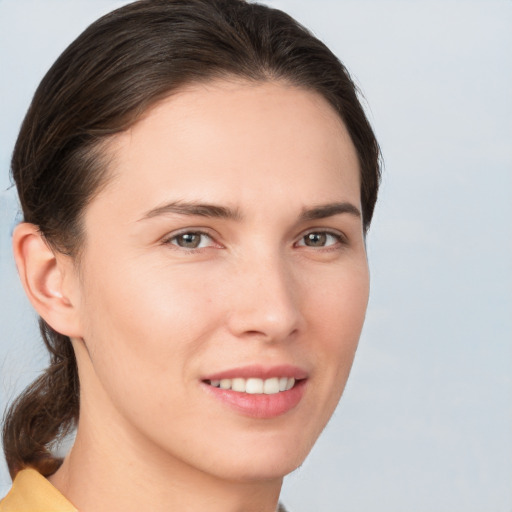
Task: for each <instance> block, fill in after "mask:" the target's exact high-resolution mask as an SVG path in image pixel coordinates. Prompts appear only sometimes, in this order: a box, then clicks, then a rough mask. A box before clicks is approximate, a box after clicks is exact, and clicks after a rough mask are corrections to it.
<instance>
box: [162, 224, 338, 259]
mask: <svg viewBox="0 0 512 512" xmlns="http://www.w3.org/2000/svg"><path fill="white" fill-rule="evenodd" d="M186 235H193V236H200V237H206V238H208V239H209V240H211V245H209V246H207V247H188V248H187V247H184V246H181V245H178V243H175V241H176V240H177V239H179V238H180V237H184V236H186ZM309 235H324V236H325V237H331V238H333V239H334V243H331V244H328V245H322V246H317V248H318V249H323V250H333V249H337V248H339V247H338V246H345V245H347V239H346V237H345V235H343V234H341V233H338V232H335V231H329V230H320V229H317V230H312V231H308V232H307V233H304V234H303V235H302V236H301V237H300V238H299V240H298V241H297V242H295V243H294V246H297V247H311V248H313V249H314V248H315V246H308V245H306V244H305V243H303V244H300V243H299V242H302V241H305V239H306V237H307V236H309ZM163 244H164V245H173V246H175V247H176V248H177V249H184V252H185V253H187V254H195V253H196V252H199V251H202V250H204V249H207V248H208V247H211V246H214V245H215V244H216V242H215V240H214V238H213V237H212V236H211V235H210V234H209V233H207V232H205V231H201V230H188V231H182V232H180V233H175V234H173V235H172V236H170V237H168V238H165V239H164V240H163ZM199 245H201V242H200V243H199ZM217 247H222V246H221V245H220V244H217Z"/></svg>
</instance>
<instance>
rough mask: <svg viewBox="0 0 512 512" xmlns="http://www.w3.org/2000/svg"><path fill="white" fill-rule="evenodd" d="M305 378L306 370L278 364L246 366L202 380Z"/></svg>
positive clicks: (214, 374)
mask: <svg viewBox="0 0 512 512" xmlns="http://www.w3.org/2000/svg"><path fill="white" fill-rule="evenodd" d="M307 376H308V373H307V372H306V370H304V369H302V368H299V367H298V366H294V365H290V364H280V365H274V366H264V365H248V366H240V367H238V368H230V369H228V370H222V371H219V372H215V373H212V374H209V375H207V376H205V377H204V378H203V379H202V380H222V379H235V378H237V377H240V378H242V379H249V378H251V377H254V378H257V379H271V378H273V377H288V378H292V377H293V378H294V379H295V380H300V379H305V378H307Z"/></svg>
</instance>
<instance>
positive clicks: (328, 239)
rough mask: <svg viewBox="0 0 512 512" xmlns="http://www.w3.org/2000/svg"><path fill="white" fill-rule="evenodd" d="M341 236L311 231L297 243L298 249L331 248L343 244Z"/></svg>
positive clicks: (327, 232)
mask: <svg viewBox="0 0 512 512" xmlns="http://www.w3.org/2000/svg"><path fill="white" fill-rule="evenodd" d="M343 242H344V239H343V236H342V235H340V234H338V233H330V232H329V231H311V232H310V233H306V234H305V235H304V236H303V237H301V238H300V240H299V241H298V242H297V245H298V246H299V247H332V246H334V245H336V244H340V243H343Z"/></svg>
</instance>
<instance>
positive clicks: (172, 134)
mask: <svg viewBox="0 0 512 512" xmlns="http://www.w3.org/2000/svg"><path fill="white" fill-rule="evenodd" d="M109 151H110V152H111V156H112V158H111V159H110V170H111V172H112V174H113V179H112V180H111V184H110V185H109V186H108V187H107V188H106V191H104V192H102V194H103V193H105V194H111V195H118V196H119V197H121V196H123V195H124V196H126V197H130V200H131V201H130V202H131V205H132V206H133V207H134V209H136V208H137V207H138V206H137V205H138V204H139V203H140V208H143V207H144V206H145V205H142V203H143V202H146V201H152V202H154V203H158V202H159V201H160V202H166V201H168V200H169V199H179V200H192V201H194V200H215V201H217V202H223V203H226V202H230V203H233V202H238V203H242V207H243V202H244V201H245V200H250V199H251V197H253V196H254V195H257V194H260V195H261V197H268V196H269V195H272V194H273V193H275V194H276V200H277V199H279V198H281V199H282V194H283V193H286V194H287V195H288V196H289V197H290V198H293V197H301V196H303V195H304V193H305V191H307V193H308V194H309V195H310V199H311V201H312V202H315V201H319V202H325V201H329V200H332V201H333V202H334V201H337V200H339V199H340V197H338V196H339V191H345V193H347V194H351V195H352V196H354V194H355V195H356V196H357V198H358V196H359V165H358V159H357V154H356V151H355V148H354V146H353V144H352V142H351V140H350V136H349V135H348V132H347V130H346V128H345V126H344V125H343V122H342V120H341V118H340V117H339V116H338V114H337V113H336V112H335V110H334V109H333V108H332V107H331V106H330V104H329V103H328V102H327V101H326V100H325V99H324V98H323V97H322V96H320V95H319V94H317V93H314V92H311V91H308V90H304V89H301V88H298V87H295V86H291V85H287V84H284V83H279V82H278V83H275V82H265V83H252V82H245V81H234V80H233V81H227V80H222V81H217V82H212V83H207V84H196V85H193V86H189V87H187V88H184V89H182V90H180V91H178V92H177V93H175V94H173V95H172V96H170V97H168V98H166V99H165V100H162V101H161V102H159V103H158V104H157V105H156V106H154V107H153V108H152V109H150V110H149V111H148V112H147V113H146V114H145V115H144V116H143V117H142V119H141V120H139V121H138V122H137V123H136V124H135V125H133V126H132V127H131V128H130V129H129V130H127V131H126V132H123V133H121V134H119V135H116V136H115V138H114V139H113V141H112V143H111V144H110V148H109ZM331 192H332V194H331V195H332V196H333V197H324V196H325V195H329V194H330V193H331ZM279 194H281V195H279ZM169 195H172V196H176V197H171V198H170V197H169ZM315 196H321V197H315ZM301 200H302V199H301ZM358 201H359V199H358ZM358 204H359V203H358ZM236 206H237V207H238V206H240V205H239V204H237V205H236Z"/></svg>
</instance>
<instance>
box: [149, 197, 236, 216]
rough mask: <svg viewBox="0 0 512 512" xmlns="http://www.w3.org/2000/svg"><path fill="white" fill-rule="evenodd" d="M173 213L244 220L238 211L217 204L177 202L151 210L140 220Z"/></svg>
mask: <svg viewBox="0 0 512 512" xmlns="http://www.w3.org/2000/svg"><path fill="white" fill-rule="evenodd" d="M172 213H175V214H178V215H189V216H199V217H215V218H219V219H229V220H241V219H242V215H241V213H240V211H239V210H237V209H232V208H228V207H226V206H218V205H215V204H207V203H195V202H191V203H189V202H183V201H176V202H172V203H167V204H164V205H163V206H158V207H156V208H153V209H152V210H149V211H148V212H146V213H145V214H144V215H143V216H142V218H141V219H140V220H145V219H151V218H153V217H158V216H160V215H168V214H172Z"/></svg>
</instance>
